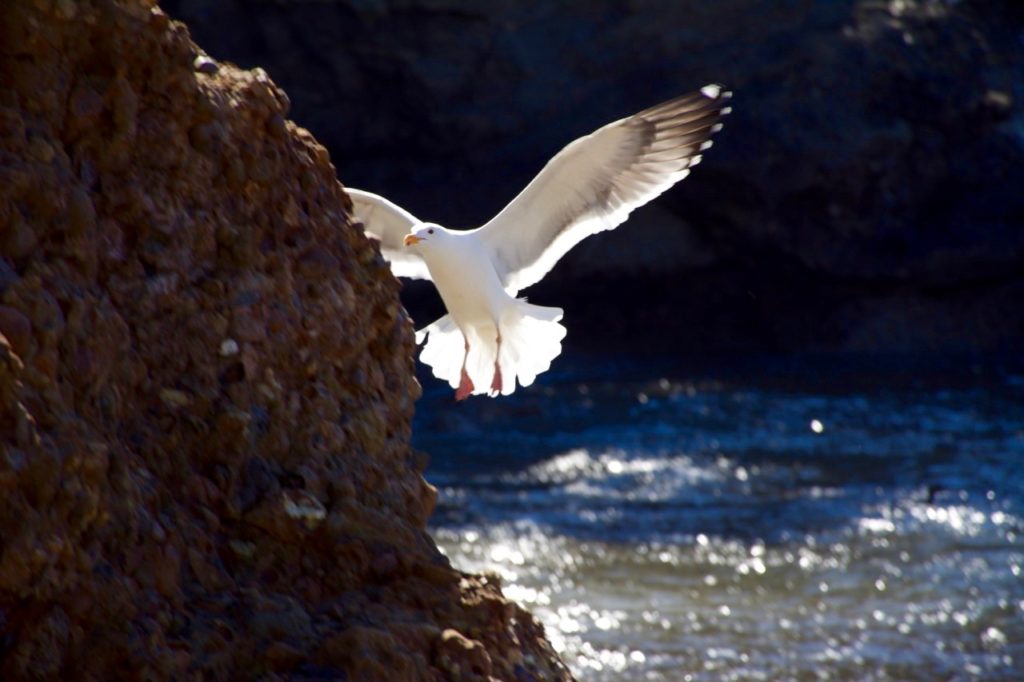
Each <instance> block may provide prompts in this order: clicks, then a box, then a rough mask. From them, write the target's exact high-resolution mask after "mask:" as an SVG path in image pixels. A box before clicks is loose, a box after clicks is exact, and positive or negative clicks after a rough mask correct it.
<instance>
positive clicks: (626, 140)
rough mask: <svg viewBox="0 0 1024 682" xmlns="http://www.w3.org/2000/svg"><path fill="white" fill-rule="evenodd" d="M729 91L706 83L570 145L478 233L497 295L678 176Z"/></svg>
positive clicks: (545, 268) (715, 122) (530, 278)
mask: <svg viewBox="0 0 1024 682" xmlns="http://www.w3.org/2000/svg"><path fill="white" fill-rule="evenodd" d="M730 97H731V93H729V92H727V91H725V90H724V89H722V88H721V86H717V85H709V86H706V87H704V88H701V89H700V90H699V91H697V92H693V93H690V94H688V95H684V96H682V97H678V98H676V99H673V100H670V101H668V102H665V103H663V104H659V105H657V106H654V107H651V108H650V109H645V110H644V111H641V112H640V113H638V114H634V115H633V116H629V117H627V118H624V119H621V120H619V121H615V122H614V123H610V124H608V125H606V126H604V127H603V128H599V129H598V130H597V131H595V132H593V133H591V134H590V135H586V136H584V137H581V138H579V139H578V140H575V141H574V142H572V143H570V144H569V145H568V146H566V147H565V148H564V149H562V151H560V152H559V153H558V154H556V155H555V157H554V158H553V159H551V161H549V162H548V164H547V165H546V166H545V167H544V168H543V169H542V170H541V172H540V173H539V174H538V175H537V177H535V178H534V179H533V180H532V181H531V182H530V184H529V185H527V186H526V188H525V189H524V190H523V191H522V192H520V193H519V195H518V196H517V197H516V198H515V199H513V200H512V202H511V203H509V205H508V206H506V207H505V208H504V209H502V211H501V213H499V214H498V215H497V216H495V217H494V218H493V219H492V220H491V221H490V222H488V223H487V224H486V225H484V226H483V227H481V228H480V229H479V230H478V235H479V237H480V238H481V240H482V241H483V242H484V243H485V244H486V245H487V247H488V249H489V252H490V255H491V258H492V260H493V261H494V263H495V267H496V269H497V270H498V275H499V277H500V278H501V280H502V284H503V285H504V286H505V289H506V290H507V291H508V292H509V293H511V294H515V293H516V292H518V291H519V290H521V289H524V288H526V287H528V286H530V285H531V284H534V283H535V282H538V281H539V280H540V279H541V278H543V277H544V275H546V274H547V273H548V272H549V271H550V270H551V268H552V267H554V265H555V263H557V262H558V260H559V259H560V258H561V257H562V256H564V255H565V254H566V253H567V252H568V251H569V249H571V248H572V247H573V246H575V245H576V244H578V243H579V242H580V241H582V240H583V239H585V238H586V237H588V236H590V235H592V234H596V233H598V232H601V231H604V230H610V229H613V228H614V227H616V226H618V225H619V224H621V223H622V222H623V221H624V220H625V219H626V218H627V217H628V216H629V214H630V212H631V211H632V210H633V209H635V208H638V207H640V206H643V205H644V204H646V203H647V202H648V201H650V200H651V199H654V198H655V197H657V196H658V195H660V194H661V193H662V192H664V191H665V190H667V189H668V188H669V187H671V186H672V185H674V184H676V183H677V182H679V181H680V180H682V179H683V178H685V177H686V176H687V175H688V174H689V172H690V169H691V168H692V167H693V166H695V165H697V163H699V162H700V153H701V152H702V151H704V150H705V149H707V148H708V147H709V146H710V144H711V143H710V140H709V138H710V137H711V135H712V134H714V133H715V132H717V131H718V130H719V129H720V128H721V123H720V122H719V121H720V119H721V118H722V116H723V115H725V114H727V113H728V112H729V109H728V107H727V106H726V105H727V102H728V100H729V98H730Z"/></svg>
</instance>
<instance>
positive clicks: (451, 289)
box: [417, 232, 565, 395]
mask: <svg viewBox="0 0 1024 682" xmlns="http://www.w3.org/2000/svg"><path fill="white" fill-rule="evenodd" d="M448 234H449V235H450V236H451V237H453V238H452V239H450V240H449V241H448V242H447V243H446V248H445V250H444V252H443V254H437V253H430V252H426V253H424V258H423V260H424V261H425V262H426V264H427V269H428V270H429V271H430V279H431V280H433V282H434V285H435V286H436V287H437V291H438V293H439V294H440V295H441V299H442V300H443V301H444V304H445V307H446V308H447V309H448V314H447V315H445V316H444V317H442V318H441V319H439V320H437V321H436V322H434V323H433V324H431V325H429V326H427V327H426V328H424V329H422V330H420V332H419V333H418V335H417V336H418V338H419V339H422V338H423V335H427V344H426V346H425V347H424V349H423V352H422V354H421V355H420V359H421V360H423V362H424V363H426V364H427V365H429V366H430V367H431V368H432V369H433V371H434V376H436V377H437V378H439V379H443V380H445V381H447V382H448V383H449V384H450V385H451V386H452V388H457V387H458V386H459V381H460V377H461V373H462V367H463V360H464V361H465V369H466V372H467V374H468V375H469V378H470V379H471V380H472V381H473V394H476V395H480V394H493V393H497V392H499V391H496V390H492V388H491V387H492V379H493V376H494V367H495V361H497V363H498V366H499V367H500V368H501V377H502V385H501V390H500V393H502V394H503V395H509V394H511V393H512V392H513V391H514V390H515V387H516V382H517V381H518V382H519V384H520V385H522V386H529V385H530V384H532V383H533V381H534V379H535V378H536V377H537V375H538V374H540V373H541V372H544V371H545V370H547V369H548V367H550V365H551V361H552V360H554V359H555V358H556V357H557V356H558V355H559V353H561V351H562V339H563V338H564V337H565V327H563V326H562V325H561V324H559V322H558V321H559V320H560V319H561V318H562V310H561V308H548V307H543V306H536V305H531V304H530V303H527V302H526V300H525V299H517V298H515V297H514V296H510V295H509V294H508V293H507V292H506V291H505V289H504V288H503V287H502V285H501V281H500V279H499V278H498V273H497V271H496V270H495V268H494V264H493V263H492V262H491V260H490V259H488V258H481V257H480V256H481V254H482V253H485V249H484V247H483V245H482V244H481V243H480V240H479V238H478V237H477V234H476V233H473V232H466V233H461V234H460V233H452V232H449V233H448ZM499 335H500V337H501V344H500V347H499V343H498V338H499ZM467 347H468V353H467V352H466V349H467Z"/></svg>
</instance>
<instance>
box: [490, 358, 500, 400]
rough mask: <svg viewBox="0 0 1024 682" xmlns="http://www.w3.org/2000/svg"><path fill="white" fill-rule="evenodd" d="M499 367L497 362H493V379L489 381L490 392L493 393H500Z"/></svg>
mask: <svg viewBox="0 0 1024 682" xmlns="http://www.w3.org/2000/svg"><path fill="white" fill-rule="evenodd" d="M501 385H502V383H501V367H500V366H499V365H498V362H497V361H495V362H494V378H493V379H492V380H491V390H492V391H493V392H494V393H495V394H498V393H501Z"/></svg>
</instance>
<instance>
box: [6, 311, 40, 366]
mask: <svg viewBox="0 0 1024 682" xmlns="http://www.w3.org/2000/svg"><path fill="white" fill-rule="evenodd" d="M0 334H3V335H4V336H6V337H7V341H8V343H10V344H11V348H12V349H13V350H14V352H15V353H17V354H18V355H20V356H21V357H25V355H26V354H27V353H28V350H29V348H30V347H31V346H30V344H31V342H32V323H31V322H29V320H28V318H27V317H25V315H23V314H22V313H21V311H20V310H18V309H16V308H11V307H10V306H0Z"/></svg>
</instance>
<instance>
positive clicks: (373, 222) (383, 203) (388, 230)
mask: <svg viewBox="0 0 1024 682" xmlns="http://www.w3.org/2000/svg"><path fill="white" fill-rule="evenodd" d="M345 191H346V192H348V195H349V196H350V197H352V205H353V212H354V213H355V217H356V219H357V220H359V221H361V222H362V223H363V229H364V230H366V234H368V235H369V236H371V237H373V238H374V239H376V240H377V241H379V242H380V253H381V255H382V256H384V258H385V259H386V260H387V261H388V262H389V263H390V264H391V272H393V273H394V274H395V276H396V277H411V278H413V279H430V272H429V271H428V270H427V264H426V263H424V262H423V259H422V258H420V257H419V256H417V255H415V254H413V253H411V252H410V251H409V250H408V249H406V248H404V246H403V244H402V240H403V239H404V238H405V235H407V234H409V231H410V230H411V229H412V228H413V226H414V225H418V224H419V223H420V222H421V221H419V220H417V219H416V216H414V215H413V214H411V213H409V212H408V211H406V210H405V209H404V208H402V207H400V206H398V205H396V204H394V203H392V202H390V201H388V200H387V199H385V198H384V197H382V196H379V195H377V194H373V193H372V192H364V191H363V190H361V189H352V188H351V187H346V188H345Z"/></svg>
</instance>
